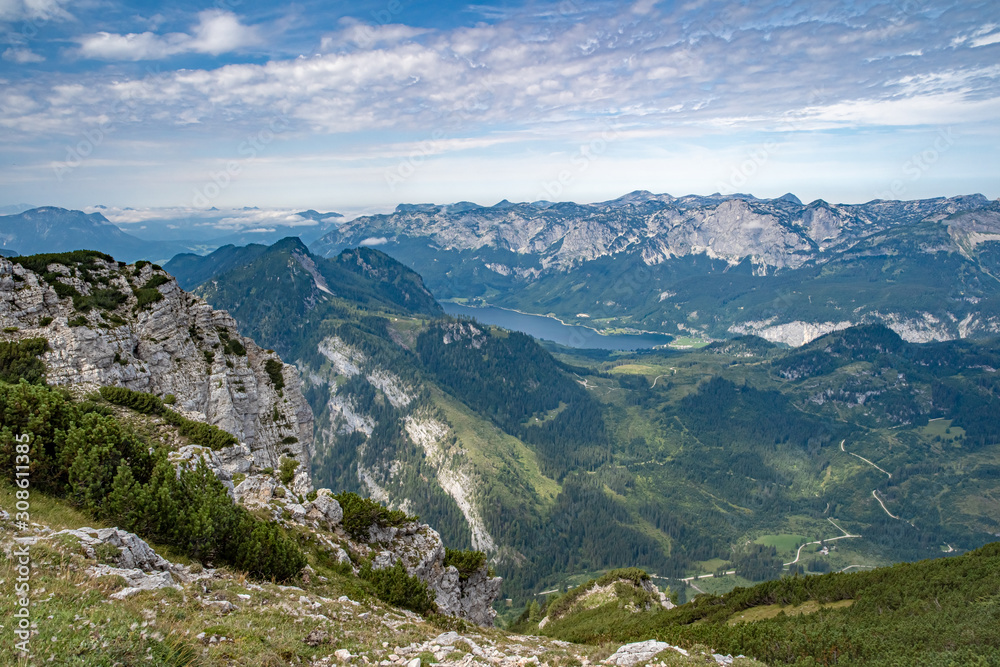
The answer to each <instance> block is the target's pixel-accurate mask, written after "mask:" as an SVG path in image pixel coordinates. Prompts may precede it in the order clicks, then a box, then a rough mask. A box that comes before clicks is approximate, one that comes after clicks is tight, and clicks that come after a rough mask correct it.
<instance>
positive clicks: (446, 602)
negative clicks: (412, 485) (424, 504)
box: [355, 521, 503, 626]
mask: <svg viewBox="0 0 1000 667" xmlns="http://www.w3.org/2000/svg"><path fill="white" fill-rule="evenodd" d="M369 537H370V539H369V542H368V544H364V545H355V548H356V549H358V551H359V552H361V553H362V554H363V555H365V556H366V557H368V558H370V559H371V561H372V565H373V567H375V568H376V569H382V568H390V567H393V566H395V564H396V563H397V562H402V564H403V566H404V567H405V568H406V571H407V573H408V574H410V575H411V576H415V577H418V578H420V579H421V580H423V581H425V582H427V584H428V586H429V587H430V588H431V589H432V590H433V591H434V593H435V597H436V602H437V605H438V609H439V611H440V612H441V613H443V614H448V615H450V616H458V617H459V618H464V619H466V620H469V621H472V622H473V623H478V624H479V625H485V626H491V625H493V619H494V618H495V617H496V611H495V610H494V609H493V606H492V605H493V601H494V600H496V598H497V596H498V595H499V594H500V585H501V584H502V583H503V580H502V579H501V578H500V577H492V576H490V574H489V570H488V568H487V566H486V565H485V564H484V565H483V566H482V567H480V568H479V569H478V570H477V571H475V572H473V573H471V574H469V576H468V577H465V578H463V577H462V575H461V574H460V573H459V571H458V569H457V568H455V567H454V566H451V565H448V566H446V565H445V564H444V561H445V549H444V544H443V543H442V542H441V536H440V535H439V534H438V532H437V531H436V530H434V529H433V528H431V527H430V526H428V525H426V524H421V523H417V522H415V521H414V522H410V523H407V524H404V525H403V526H401V527H382V528H380V527H372V528H371V533H370V536H369Z"/></svg>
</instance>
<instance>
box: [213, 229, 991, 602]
mask: <svg viewBox="0 0 1000 667" xmlns="http://www.w3.org/2000/svg"><path fill="white" fill-rule="evenodd" d="M300 252H301V251H300V250H298V249H296V250H294V251H291V250H289V249H287V248H286V249H284V250H282V249H281V248H280V247H277V246H276V247H274V248H272V252H271V253H270V254H265V255H261V256H260V257H258V258H257V259H255V260H254V261H253V263H252V264H248V265H247V267H245V268H237V269H231V270H230V271H228V272H225V273H223V274H220V275H217V276H215V277H214V278H213V279H212V281H211V282H209V283H206V284H205V285H204V286H203V287H202V288H201V291H202V293H203V294H204V295H205V296H206V298H208V299H209V301H210V302H211V303H212V304H213V305H215V306H216V307H221V308H226V309H227V310H229V311H230V312H231V313H232V314H233V315H234V316H235V317H236V318H237V320H238V321H239V322H240V323H241V326H243V327H244V328H245V329H246V330H248V331H251V332H253V334H254V335H256V336H258V337H259V338H258V340H259V342H260V343H261V344H262V345H266V346H269V347H273V348H275V349H277V350H279V351H281V352H282V354H283V355H285V356H286V357H287V358H290V359H295V360H296V363H297V364H298V366H299V368H300V370H301V371H302V373H303V378H304V382H305V393H306V396H307V398H308V399H309V401H310V404H311V405H312V407H313V410H314V413H315V415H316V424H317V457H316V461H317V463H316V466H315V469H314V471H313V473H314V478H315V481H316V483H317V484H318V485H321V486H330V487H331V488H343V489H347V490H352V491H357V492H360V493H364V494H369V495H373V496H374V497H378V498H380V499H382V500H384V501H386V502H388V503H390V504H392V505H393V506H396V507H401V508H404V509H407V510H408V511H414V512H416V513H418V514H420V515H421V516H422V517H424V518H425V519H426V520H428V521H429V522H430V523H432V524H433V525H435V526H436V527H438V529H439V530H440V531H441V532H442V535H443V536H444V537H445V539H446V540H447V541H448V542H450V543H452V544H456V545H462V546H475V547H476V548H480V549H483V550H485V551H487V552H489V553H490V554H491V557H492V558H493V561H494V563H495V564H496V567H497V570H498V572H499V573H500V574H501V575H502V576H503V577H504V579H505V594H506V596H508V597H511V598H513V599H514V600H515V608H519V607H520V605H521V603H522V602H524V601H525V600H527V599H528V598H529V597H530V596H532V595H533V594H534V593H537V592H539V591H542V590H547V589H552V588H563V587H564V586H566V585H568V584H571V583H578V582H579V581H580V577H588V576H590V575H592V574H593V573H598V572H602V571H606V570H609V569H613V568H618V567H629V566H639V567H643V568H645V569H647V570H648V571H649V572H650V573H652V574H654V575H655V576H656V577H657V578H656V581H657V582H658V583H659V584H660V585H668V584H669V585H672V586H675V587H678V588H684V589H685V590H684V595H685V596H687V597H693V596H695V595H697V594H699V593H701V592H708V593H711V592H725V591H727V590H730V589H731V588H733V587H734V586H737V585H748V584H750V583H752V582H754V581H761V580H764V579H769V578H773V577H777V576H780V575H782V574H789V573H794V572H802V573H806V572H810V573H824V572H830V571H837V570H844V569H846V570H857V569H865V568H871V567H874V566H880V565H887V564H891V563H895V562H899V561H904V560H917V559H923V558H930V557H934V556H939V555H944V554H945V553H956V552H957V553H961V552H964V551H967V550H971V549H975V548H977V547H979V546H981V545H983V544H986V543H987V542H989V541H991V539H993V536H994V534H996V533H1000V522H998V520H997V518H996V517H997V516H1000V514H998V513H997V511H996V507H997V505H996V502H997V501H996V498H997V497H998V494H1000V474H998V468H997V466H996V463H995V462H996V460H997V458H998V457H1000V434H998V432H997V427H996V420H994V419H992V418H991V417H990V415H993V414H996V407H997V401H998V400H1000V384H998V381H997V380H996V378H995V372H994V370H993V369H996V368H998V367H1000V359H998V356H1000V354H998V352H997V346H996V343H994V342H992V341H982V342H968V341H956V342H950V343H935V344H924V345H918V344H910V343H906V342H905V341H903V340H901V339H900V338H899V336H898V335H896V334H895V333H894V332H892V331H891V330H889V329H887V328H885V327H882V326H865V327H855V328H851V329H847V330H844V331H840V332H836V333H833V334H830V335H828V336H825V337H823V338H820V339H818V340H816V341H814V342H813V343H811V344H809V345H806V346H804V347H801V348H797V349H788V348H783V347H777V346H774V345H771V344H769V343H767V342H766V341H763V340H761V339H758V338H754V337H743V338H739V339H735V340H731V341H726V342H720V343H715V344H712V345H709V346H708V347H705V348H703V349H700V350H686V351H668V350H654V351H646V352H638V353H588V352H575V351H571V350H566V349H561V348H560V349H558V350H555V351H554V354H553V353H550V352H549V351H546V349H544V348H543V347H541V346H539V345H538V344H537V343H536V342H534V341H533V340H531V339H530V338H528V337H527V336H524V335H521V334H516V333H510V332H506V331H504V330H502V329H498V328H496V327H486V326H482V325H478V324H475V323H473V322H470V321H464V320H453V319H450V318H441V317H440V316H437V315H436V314H435V313H434V312H433V311H432V309H430V308H423V309H422V310H418V309H410V310H408V309H407V306H406V303H407V302H406V300H405V298H401V297H399V296H398V292H393V290H395V289H397V286H398V285H400V284H402V285H404V286H406V285H414V284H417V283H415V282H414V281H416V280H418V278H417V277H415V274H412V272H409V271H408V270H407V269H405V268H404V267H402V266H400V265H398V264H395V262H393V261H392V260H389V259H388V258H387V257H385V256H384V255H374V257H378V258H384V259H382V261H383V262H384V263H385V267H384V269H382V271H383V273H381V274H380V273H378V272H377V271H376V272H374V273H371V272H370V273H367V274H365V276H361V277H362V278H365V277H368V278H370V279H369V280H368V281H367V282H365V283H364V286H363V288H359V291H358V294H360V295H361V296H360V298H359V300H357V301H355V300H351V298H348V297H349V294H348V293H346V292H345V293H344V296H343V297H334V296H332V295H326V297H328V298H325V300H324V298H323V297H320V298H319V299H318V300H316V301H310V299H314V298H316V295H317V293H318V292H319V293H322V292H321V291H318V290H317V288H316V287H315V280H314V279H313V278H312V277H311V276H310V275H309V274H308V272H306V271H305V270H304V269H301V262H299V260H296V259H295V258H294V257H292V255H294V254H295V253H300ZM282 253H284V254H282ZM302 256H305V255H302ZM268 257H271V259H267V258H268ZM345 257H350V255H346V256H345ZM264 260H267V262H268V263H267V264H265V265H260V264H259V263H260V262H262V261H264ZM349 263H356V262H353V260H351V262H349ZM352 265H353V264H352ZM250 267H255V268H253V269H252V270H251V268H250ZM371 276H374V278H371ZM327 282H328V284H329V285H330V289H331V291H334V290H333V287H332V280H328V281H327ZM248 290H249V291H248ZM404 293H405V292H404ZM251 294H252V296H253V298H252V299H251V298H250V296H249V295H251ZM323 294H325V293H323ZM393 295H397V296H393ZM726 573H730V574H726ZM714 574H718V575H719V576H712V575H714ZM696 576H697V577H703V576H704V577H706V578H701V579H692V577H696ZM682 580H684V583H683V584H681V583H680V582H681V581H682Z"/></svg>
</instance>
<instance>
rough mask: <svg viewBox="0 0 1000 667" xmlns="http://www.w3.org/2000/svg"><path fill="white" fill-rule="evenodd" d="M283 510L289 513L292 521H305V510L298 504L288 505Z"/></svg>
mask: <svg viewBox="0 0 1000 667" xmlns="http://www.w3.org/2000/svg"><path fill="white" fill-rule="evenodd" d="M285 509H286V510H288V511H289V512H291V514H292V521H295V522H297V523H302V522H304V521H305V520H306V508H305V507H303V506H302V505H300V504H298V503H288V504H287V505H285Z"/></svg>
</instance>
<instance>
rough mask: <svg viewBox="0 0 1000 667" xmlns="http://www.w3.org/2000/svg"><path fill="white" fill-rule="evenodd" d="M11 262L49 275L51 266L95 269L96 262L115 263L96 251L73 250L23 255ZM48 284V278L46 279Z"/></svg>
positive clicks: (11, 259) (11, 258) (109, 257)
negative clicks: (99, 260) (100, 260)
mask: <svg viewBox="0 0 1000 667" xmlns="http://www.w3.org/2000/svg"><path fill="white" fill-rule="evenodd" d="M9 259H10V261H12V262H14V263H15V264H20V265H21V266H23V267H24V268H26V269H28V270H30V271H34V272H35V273H38V274H42V275H43V276H44V275H45V274H47V273H48V271H49V265H50V264H62V265H63V266H70V267H75V266H80V267H82V268H85V269H86V268H95V267H96V266H97V264H96V260H98V259H102V260H104V261H106V262H113V261H114V258H113V257H112V256H111V255H106V254H104V253H103V252H97V251H96V250H73V251H72V252H52V253H41V254H38V255H22V256H20V257H10V258H9ZM46 282H48V278H46Z"/></svg>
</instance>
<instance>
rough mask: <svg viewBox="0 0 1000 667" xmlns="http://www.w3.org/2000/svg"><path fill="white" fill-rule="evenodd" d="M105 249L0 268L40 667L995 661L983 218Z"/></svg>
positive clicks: (999, 451)
mask: <svg viewBox="0 0 1000 667" xmlns="http://www.w3.org/2000/svg"><path fill="white" fill-rule="evenodd" d="M46 211H49V212H50V213H51V214H52V215H59V216H63V217H66V216H69V218H72V219H74V220H80V219H81V218H80V217H79V216H84V214H82V213H79V214H77V212H66V211H62V210H61V209H35V210H34V211H32V212H30V213H31V215H30V216H29V217H31V221H32V224H34V225H35V226H36V227H37V228H38V229H46V230H49V229H52V228H53V227H52V226H51V225H48V224H43V222H44V221H39V220H36V218H37V217H38V216H42V217H44V216H46V215H49V213H46ZM40 212H41V213H40ZM84 217H86V216H84ZM69 218H67V219H69ZM105 222H106V221H102V220H97V219H93V218H91V219H90V220H89V223H88V225H87V229H88V230H89V231H88V234H92V232H93V228H94V227H95V226H96V227H97V228H99V229H98V232H99V233H100V234H101V235H103V236H102V238H109V239H110V238H115V237H116V235H115V234H114V233H113V230H110V229H108V228H107V226H110V223H108V225H107V226H106V225H105ZM324 224H330V225H333V224H334V223H332V222H327V223H324ZM12 229H13V230H14V231H13V232H11V233H12V234H14V233H15V232H16V233H17V234H18V235H19V236H17V244H18V246H19V247H27V248H33V247H35V246H32V245H31V242H33V241H32V237H31V233H30V230H29V231H27V232H26V231H25V230H26V227H25V226H24V225H20V226H13V227H12ZM66 233H67V234H68V235H70V236H72V234H73V233H74V232H73V231H72V229H70V230H67V231H66ZM12 238H13V237H12ZM97 238H98V237H96V236H90V237H87V238H85V239H82V240H81V245H89V244H90V243H91V242H92V241H93V240H94V239H97ZM307 240H308V239H307ZM119 241H121V239H119ZM61 242H65V243H68V244H69V245H70V247H72V246H73V241H72V239H70V240H65V239H64V240H63V241H61ZM122 242H124V241H122ZM129 243H131V241H129ZM130 247H132V246H130ZM135 247H136V248H139V246H135ZM102 250H103V249H102V248H91V249H88V250H76V251H74V252H62V253H58V254H47V255H26V256H25V255H22V256H13V257H0V325H2V328H3V340H2V341H0V418H2V422H0V453H2V455H3V457H4V459H5V460H9V462H10V465H9V467H8V469H9V470H11V471H14V470H18V468H17V467H16V465H15V462H17V461H19V460H20V459H17V458H16V457H18V456H28V454H26V453H25V452H29V453H30V457H29V459H30V464H27V465H28V468H29V471H30V475H31V477H30V479H31V482H30V484H31V486H30V501H31V502H30V506H31V512H30V517H29V519H30V520H26V519H24V518H23V517H20V516H19V515H17V514H15V513H14V512H11V513H10V514H8V513H7V512H3V513H0V525H2V527H3V532H2V534H0V537H2V553H3V557H2V561H0V568H2V569H0V579H4V580H7V581H13V580H15V579H16V578H17V577H18V576H19V574H18V572H19V571H18V561H17V559H18V557H19V556H18V554H19V553H21V551H23V550H24V549H30V550H31V553H32V558H33V559H34V560H33V561H32V562H33V565H32V568H31V572H32V577H33V578H32V580H31V582H30V586H31V596H30V597H31V599H30V604H28V605H27V606H26V608H28V609H29V610H30V616H31V623H33V624H34V625H30V624H29V626H28V629H27V630H25V632H26V633H27V636H28V638H29V639H30V641H31V645H32V648H33V650H35V651H36V652H37V653H36V656H37V657H38V658H39V660H41V659H46V660H47V659H49V658H51V659H52V661H55V662H56V663H57V664H80V665H85V664H86V665H90V664H100V665H109V666H110V665H113V664H145V663H146V662H148V663H150V664H169V665H193V664H205V665H230V664H238V663H242V664H248V665H249V664H254V665H256V664H260V665H284V664H310V665H316V666H319V665H323V666H327V665H333V664H345V663H351V662H353V663H354V664H379V665H384V666H385V667H389V666H390V665H400V666H402V665H407V667H420V666H423V665H429V664H433V663H437V664H457V665H463V666H464V667H469V666H470V665H473V664H506V665H518V666H523V665H526V664H549V665H559V666H560V667H570V666H571V665H589V664H595V663H599V662H603V663H604V664H614V665H639V664H663V665H673V664H695V663H699V664H704V663H705V662H706V661H708V662H710V663H711V664H718V665H728V664H737V665H752V664H760V663H759V662H758V660H759V661H763V662H766V663H768V664H786V663H787V664H803V665H815V664H833V663H837V664H876V665H895V664H934V665H937V664H940V665H947V664H976V661H979V662H980V663H981V664H992V662H993V661H996V660H998V659H1000V653H998V651H1000V648H998V647H1000V634H998V633H1000V604H998V597H997V590H1000V589H998V585H1000V584H998V580H1000V555H998V553H997V548H996V547H997V544H995V542H996V540H997V538H998V537H1000V465H998V464H997V462H998V461H1000V421H998V420H997V418H996V415H997V414H1000V377H998V371H997V369H998V368H1000V339H998V336H1000V311H998V307H1000V282H998V281H997V278H996V277H995V276H997V275H1000V273H998V271H1000V209H998V207H997V204H996V203H995V202H991V201H989V200H987V199H985V198H984V197H981V196H978V195H972V196H964V197H956V198H952V199H937V200H926V201H910V202H886V201H875V202H869V203H868V204H863V205H852V206H847V205H829V204H826V203H825V202H813V203H812V204H809V205H803V204H802V203H801V202H799V201H798V200H797V199H796V198H795V197H794V196H791V195H786V196H785V197H782V198H780V199H773V200H760V199H756V198H753V197H750V196H743V195H737V196H729V197H722V196H710V197H683V198H674V197H670V196H668V195H652V194H649V193H645V192H636V193H632V194H630V195H627V196H625V197H623V198H620V199H618V200H614V201H611V202H604V203H601V204H592V205H577V204H553V203H548V202H535V203H526V204H510V203H509V202H501V204H498V205H496V206H493V207H479V206H476V205H474V204H466V203H460V204H453V205H448V206H432V205H402V206H400V207H399V208H397V210H396V212H395V213H393V214H391V215H385V216H373V217H367V218H358V219H355V220H351V221H348V222H338V223H336V228H335V229H333V230H332V231H329V233H327V234H326V235H324V236H323V237H322V238H320V239H318V240H316V241H315V242H313V243H312V244H311V245H310V246H307V245H306V243H305V242H304V241H303V239H302V238H300V237H297V236H291V237H288V238H284V239H282V240H279V241H277V242H276V243H274V244H272V245H265V244H250V245H243V246H236V245H226V246H223V247H220V248H218V249H217V250H215V251H214V252H212V253H210V254H207V255H204V256H202V255H196V254H190V253H186V254H180V255H177V256H175V257H174V258H173V259H172V260H170V261H169V262H168V263H166V264H165V265H164V266H162V267H161V266H159V265H156V264H151V263H150V262H149V261H146V260H139V261H136V262H135V263H133V264H125V263H124V262H119V261H116V259H115V258H113V257H112V256H111V255H108V254H104V252H102ZM136 252H141V249H140V250H137V251H136ZM132 258H133V257H131V256H130V257H129V259H132ZM438 299H441V300H445V299H451V300H454V301H458V302H463V303H470V304H474V305H475V304H493V305H498V306H502V307H507V308H516V309H519V310H524V311H527V312H534V313H538V314H553V315H555V316H557V317H559V318H560V319H563V320H566V321H572V322H574V323H577V324H587V325H588V326H594V327H597V328H600V329H604V330H607V331H609V332H615V331H618V332H621V331H633V332H634V331H657V332H662V333H667V334H670V335H672V336H675V337H677V340H675V341H674V345H673V346H664V347H659V348H656V349H650V350H643V351H637V352H622V351H611V350H587V349H570V348H565V347H560V346H557V345H555V344H550V343H542V342H539V341H537V340H535V339H533V338H531V337H530V336H528V335H526V334H524V333H519V332H516V331H509V330H506V329H503V328H499V327H495V326H489V325H484V324H481V323H479V322H477V321H475V320H473V319H469V318H455V317H450V316H448V315H446V314H445V312H444V310H443V309H442V306H441V305H440V303H439V301H438ZM682 337H683V338H682ZM25 434H27V436H28V438H27V441H28V442H30V443H32V444H31V445H30V447H27V446H26V445H23V444H22V442H23V441H24V440H25V439H24V437H23V436H24V435H25ZM19 447H20V448H19ZM26 447H27V448H26ZM22 450H23V451H22ZM18 479H19V478H18V477H17V474H16V473H13V472H12V473H9V474H6V473H5V475H4V477H3V482H2V483H0V500H2V503H3V507H4V508H8V509H9V507H15V506H16V502H17V500H19V499H22V496H21V495H18V494H19V493H20V491H19V490H18V489H19V487H18V483H19V482H18ZM20 488H24V487H23V485H22V486H21V487H20ZM22 495H23V494H22ZM19 511H20V510H19ZM418 517H419V518H418ZM805 575H810V576H805ZM43 596H45V597H43ZM9 597H10V596H5V597H4V598H3V599H2V602H0V610H2V612H3V613H4V615H5V618H15V616H14V614H15V613H17V612H16V610H17V608H18V605H19V604H20V603H19V602H18V601H17V600H15V599H7V598H9ZM494 625H499V626H501V628H503V630H501V629H497V628H494V627H492V626H494ZM514 633H524V634H514ZM724 654H729V655H724ZM15 655H16V654H15V651H14V650H13V649H11V648H9V647H8V644H7V643H6V640H5V643H4V644H3V645H0V657H2V658H3V659H6V658H7V657H10V658H11V660H16V658H15ZM733 655H736V656H737V657H736V658H734V657H732V656H733ZM743 656H749V657H743Z"/></svg>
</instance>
